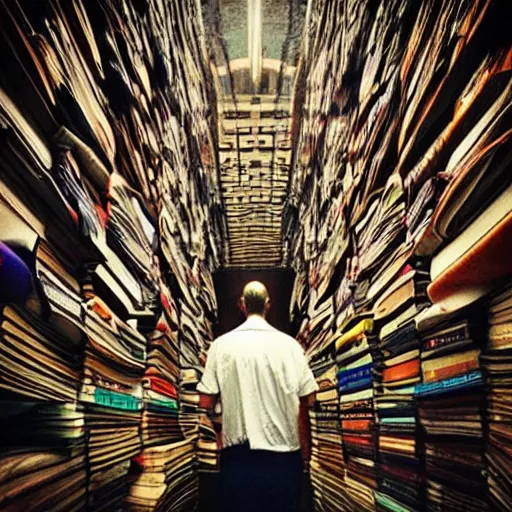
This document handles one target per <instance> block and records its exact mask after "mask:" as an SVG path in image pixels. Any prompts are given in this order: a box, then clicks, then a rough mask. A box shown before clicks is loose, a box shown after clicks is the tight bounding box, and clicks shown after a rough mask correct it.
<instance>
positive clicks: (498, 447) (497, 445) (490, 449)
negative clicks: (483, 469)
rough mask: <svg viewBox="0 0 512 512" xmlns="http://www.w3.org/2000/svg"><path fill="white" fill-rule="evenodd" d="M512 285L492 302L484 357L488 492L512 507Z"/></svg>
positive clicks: (494, 506) (495, 505) (497, 504)
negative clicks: (511, 407)
mask: <svg viewBox="0 0 512 512" xmlns="http://www.w3.org/2000/svg"><path fill="white" fill-rule="evenodd" d="M511 310H512V288H511V286H510V283H507V284H506V285H505V286H504V287H503V288H502V289H501V290H499V291H498V292H497V293H496V294H495V295H494V296H493V297H492V299H491V301H490V303H489V306H488V315H489V316H488V319H489V325H488V342H487V347H486V348H485V351H484V353H483V355H482V357H481V361H482V366H483V368H484V371H485V374H486V377H487V390H488V391H487V419H488V434H487V435H488V437H487V443H486V454H485V456H486V459H487V479H488V496H489V505H490V508H491V510H499V511H505V510H507V508H508V507H509V502H510V493H511V481H510V475H511V474H512V473H511V469H512V452H511V449H510V446H511V437H512V432H511V430H510V422H511V409H510V404H511V402H512V386H511V381H510V371H511V366H510V363H511V348H512V345H511V342H512V336H511V330H510V325H511V320H512V317H511Z"/></svg>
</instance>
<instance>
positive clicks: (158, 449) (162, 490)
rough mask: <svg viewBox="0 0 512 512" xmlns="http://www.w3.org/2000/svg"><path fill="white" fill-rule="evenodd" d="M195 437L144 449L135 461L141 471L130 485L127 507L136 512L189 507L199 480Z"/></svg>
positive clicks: (174, 511)
mask: <svg viewBox="0 0 512 512" xmlns="http://www.w3.org/2000/svg"><path fill="white" fill-rule="evenodd" d="M195 442H196V439H195V438H186V439H184V440H182V441H178V442H175V443H170V444H163V445H159V446H153V447H149V448H146V449H144V451H143V452H142V453H141V455H140V456H139V457H137V459H136V463H137V464H138V465H140V467H141V472H140V474H139V476H137V478H136V479H135V481H134V482H133V483H132V485H131V487H130V493H129V495H128V497H127V499H126V506H127V509H128V510H130V511H137V512H146V511H147V512H149V511H152V510H169V511H172V512H181V511H182V510H192V509H193V506H194V502H195V500H196V499H197V496H196V495H197V492H198V489H199V480H198V477H197V471H196V469H195V453H194V451H195Z"/></svg>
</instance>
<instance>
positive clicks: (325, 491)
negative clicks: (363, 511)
mask: <svg viewBox="0 0 512 512" xmlns="http://www.w3.org/2000/svg"><path fill="white" fill-rule="evenodd" d="M323 359H325V360H326V361H321V359H317V360H316V361H314V362H312V369H313V371H314V373H315V375H316V376H317V382H318V386H319V388H320V389H319V391H318V393H317V400H316V404H315V407H314V409H313V410H311V411H310V425H311V460H310V468H309V471H310V476H311V483H312V486H313V498H314V501H315V502H316V506H317V507H318V508H319V509H320V510H326V511H333V512H334V511H336V510H347V509H348V506H349V503H350V502H349V501H348V499H347V497H346V491H345V487H344V481H345V473H346V464H345V460H344V457H343V449H342V439H341V430H340V425H339V400H338V392H337V389H336V388H337V379H336V366H335V364H334V361H333V359H332V357H330V354H325V355H324V357H323ZM327 363H330V364H329V366H330V368H329V369H328V370H327V371H323V370H324V369H325V366H326V364H327Z"/></svg>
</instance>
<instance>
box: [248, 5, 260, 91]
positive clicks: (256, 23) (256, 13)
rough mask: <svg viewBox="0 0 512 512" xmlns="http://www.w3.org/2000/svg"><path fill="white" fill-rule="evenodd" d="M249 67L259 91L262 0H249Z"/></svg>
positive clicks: (254, 86) (254, 85)
mask: <svg viewBox="0 0 512 512" xmlns="http://www.w3.org/2000/svg"><path fill="white" fill-rule="evenodd" d="M247 25H248V30H247V33H248V47H249V67H250V71H251V80H252V84H253V88H254V89H253V90H254V92H258V91H259V89H260V82H261V67H262V63H263V47H262V13H261V0H247Z"/></svg>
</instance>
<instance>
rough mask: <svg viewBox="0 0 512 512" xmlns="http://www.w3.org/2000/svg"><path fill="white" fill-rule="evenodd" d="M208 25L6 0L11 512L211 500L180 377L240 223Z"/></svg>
mask: <svg viewBox="0 0 512 512" xmlns="http://www.w3.org/2000/svg"><path fill="white" fill-rule="evenodd" d="M200 14H201V13H200V5H199V4H196V3H194V2H188V3H186V4H183V3H182V2H178V1H176V0H173V1H171V2H166V3H165V4H164V3H162V2H160V1H158V0H149V1H147V2H131V1H127V2H117V1H114V2H107V3H105V2H99V1H96V0H93V1H91V2H83V1H82V0H73V1H69V2H60V1H53V0H51V1H50V0H49V1H43V2H35V3H34V2H25V1H21V2H17V3H15V4H12V3H10V2H3V3H1V4H0V40H1V42H2V45H3V47H4V48H6V49H7V50H6V51H5V52H2V55H1V56H0V71H1V72H0V120H1V122H0V125H1V132H2V136H3V140H4V143H3V144H2V147H1V148H0V216H1V218H2V222H1V223H0V224H1V226H0V251H1V257H0V309H1V322H2V324H1V332H0V390H1V391H0V400H1V401H2V407H0V409H1V410H2V412H1V413H0V414H1V416H2V422H1V423H2V427H1V430H2V432H1V433H2V435H1V438H2V440H1V442H0V443H1V455H0V457H1V459H2V462H1V465H2V468H4V467H5V468H7V470H6V471H5V472H2V475H0V508H5V509H6V510H20V509H23V508H27V509H28V508H30V509H34V510H35V509H37V510H62V511H69V510H84V509H85V508H87V507H88V508H89V509H91V510H98V511H99V510H112V511H113V510H121V509H123V507H125V506H126V505H127V504H128V503H129V504H130V506H135V505H136V506H138V507H140V508H142V509H144V510H154V509H155V508H159V507H162V508H163V509H166V510H167V509H172V510H180V511H181V510H187V509H189V508H193V507H194V504H195V502H196V500H197V460H196V459H197V456H196V446H195V442H196V438H195V437H193V436H191V437H188V438H186V437H185V436H184V430H183V427H182V425H181V422H180V414H181V410H182V407H181V405H180V403H179V398H180V392H181V390H180V385H181V383H180V372H181V365H182V364H184V363H185V362H186V363H187V364H188V360H189V359H190V354H189V353H192V354H193V355H194V356H197V359H195V360H194V364H195V366H196V371H197V372H198V374H200V372H201V368H202V366H201V365H202V362H204V354H205V352H206V350H207V346H208V342H209V341H210V339H211V334H210V332H209V329H210V328H209V325H210V323H211V322H212V321H214V320H215V311H216V304H215V297H214V296H213V297H212V295H211V294H212V288H211V287H210V290H209V292H201V293H198V292H197V290H199V289H201V288H202V287H204V286H205V282H209V283H210V284H211V277H210V272H211V271H213V269H215V268H216V267H217V266H218V265H220V264H221V263H222V257H223V256H222V249H221V246H222V244H223V241H224V237H225V232H226V229H225V221H224V218H223V215H222V202H221V197H220V190H219V187H218V184H217V168H216V158H215V143H214V140H215V137H214V136H213V135H212V134H213V130H214V127H213V125H212V124H211V121H210V120H209V115H208V112H209V109H210V105H209V103H210V99H211V97H212V89H211V80H210V72H209V67H208V65H207V64H206V59H207V54H206V48H205V42H204V36H203V32H202V29H201V26H200V25H201V18H200ZM164 205H165V206H164ZM165 208H167V209H168V210H171V212H172V215H166V210H165ZM196 279H198V281H197V284H196V292H194V293H195V295H192V296H191V295H190V293H189V290H190V288H191V287H190V286H189V284H190V282H189V281H190V280H196ZM184 317H186V318H185V320H183V318H184ZM197 318H200V319H201V320H200V321H199V322H194V321H193V320H194V319H197ZM183 325H185V326H187V327H188V328H190V326H192V327H191V329H190V333H191V334H190V333H189V331H187V335H186V336H184V335H183V327H182V326H183ZM187 327H186V328H187ZM185 339H186V340H188V341H189V346H187V345H186V344H185V343H184V342H183V340H185ZM191 340H193V343H191V342H190V341H191ZM187 349H188V351H189V352H187V355H186V356H183V354H182V352H183V351H185V350H187ZM198 378H199V375H198ZM191 423H193V422H191ZM196 423H197V422H196ZM142 461H144V463H143V462H142ZM141 464H142V466H143V468H145V469H146V470H147V471H146V473H148V474H149V476H148V475H147V474H146V473H144V471H142V474H143V475H144V474H146V476H144V477H143V480H144V479H145V483H146V484H147V483H148V482H149V487H150V488H151V486H154V485H155V482H156V483H158V485H163V484H164V483H165V485H166V490H165V492H163V493H162V495H161V496H160V498H158V499H155V494H154V493H152V492H148V491H147V490H145V491H142V492H141V491H140V486H139V487H137V486H138V485H139V482H137V483H135V482H136V480H137V478H138V477H139V476H140V475H141V469H140V466H141ZM144 464H146V465H145V466H144ZM155 475H156V476H155ZM131 487H137V489H138V491H137V490H136V491H134V493H132V490H131ZM133 495H136V496H137V499H138V501H130V500H129V498H130V497H132V496H133ZM171 498H172V499H171ZM171 501H172V507H171V508H169V503H170V502H171Z"/></svg>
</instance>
